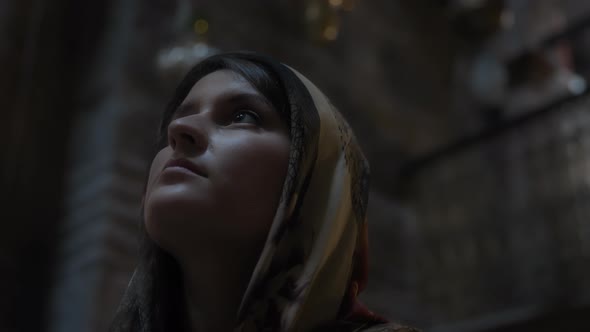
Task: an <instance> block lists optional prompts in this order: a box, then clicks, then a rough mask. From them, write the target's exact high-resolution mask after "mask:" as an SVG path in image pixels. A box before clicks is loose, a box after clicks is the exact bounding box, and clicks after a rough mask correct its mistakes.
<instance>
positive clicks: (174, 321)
mask: <svg viewBox="0 0 590 332" xmlns="http://www.w3.org/2000/svg"><path fill="white" fill-rule="evenodd" d="M223 69H228V70H231V71H233V72H235V73H236V74H238V75H240V76H242V77H243V78H244V79H246V80H247V81H248V82H249V83H250V84H252V86H253V87H254V88H255V89H257V90H258V91H259V92H260V93H261V94H262V95H263V96H264V97H266V98H267V99H268V101H269V102H270V103H271V105H272V106H273V107H274V108H275V110H276V111H278V112H279V114H280V115H281V118H282V119H283V120H284V121H286V123H287V128H289V125H290V123H289V121H290V120H289V118H290V114H289V107H288V99H287V94H286V91H285V88H284V86H283V85H282V83H281V81H280V80H279V79H278V77H277V75H276V74H275V73H274V72H273V70H272V69H271V68H270V67H268V66H267V65H265V64H264V63H262V62H259V61H257V60H256V58H255V57H251V56H249V53H245V52H243V53H241V52H240V53H229V54H219V55H214V56H212V57H209V58H207V59H205V60H203V61H202V62H200V63H198V64H197V65H196V66H194V67H193V68H192V69H191V70H190V71H189V72H188V74H187V75H186V76H185V77H184V79H183V80H182V81H181V82H180V84H179V86H178V87H177V89H176V91H175V92H174V94H173V96H172V99H171V101H170V102H169V103H168V105H167V107H166V109H165V111H164V114H163V116H162V120H161V123H160V130H159V137H158V149H161V148H162V147H164V146H165V145H166V144H167V127H168V124H169V122H170V119H171V117H172V115H173V113H174V112H175V111H176V109H177V108H178V106H180V104H181V103H182V101H183V100H184V99H185V98H186V96H187V95H188V93H189V92H190V90H191V89H192V87H193V86H194V85H195V83H196V82H198V81H199V80H200V79H201V78H203V77H205V76H207V75H208V74H210V73H212V72H215V71H218V70H223ZM141 220H142V223H141V226H140V228H141V232H142V234H143V235H142V236H143V242H142V247H141V255H140V258H139V262H138V266H137V269H136V272H135V274H134V276H133V279H134V280H133V283H130V287H129V288H128V289H127V292H126V294H125V296H124V299H123V301H122V303H121V305H120V307H119V309H118V311H117V314H116V317H115V319H114V321H113V324H112V325H111V329H110V331H112V332H123V331H129V332H130V331H134V332H135V331H145V332H155V331H184V330H186V329H187V327H188V320H187V312H186V308H185V305H184V295H183V294H184V288H183V279H182V273H181V270H180V266H179V264H178V263H177V262H176V260H175V259H174V258H173V257H172V256H171V255H170V254H168V253H167V252H165V251H164V250H162V249H161V248H160V247H158V246H157V245H156V244H155V243H154V242H153V241H152V240H151V239H150V238H149V236H148V235H147V233H146V231H145V225H144V224H143V222H144V216H143V211H142V213H141ZM131 285H133V288H131Z"/></svg>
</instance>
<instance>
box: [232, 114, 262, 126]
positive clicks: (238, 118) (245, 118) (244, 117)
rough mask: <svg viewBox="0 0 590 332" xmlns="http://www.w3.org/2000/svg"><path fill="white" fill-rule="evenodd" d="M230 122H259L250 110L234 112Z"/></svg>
mask: <svg viewBox="0 0 590 332" xmlns="http://www.w3.org/2000/svg"><path fill="white" fill-rule="evenodd" d="M232 122H233V123H251V124H258V123H259V122H260V118H259V117H258V115H257V114H256V113H254V112H252V111H239V112H236V113H235V114H234V118H233V119H232Z"/></svg>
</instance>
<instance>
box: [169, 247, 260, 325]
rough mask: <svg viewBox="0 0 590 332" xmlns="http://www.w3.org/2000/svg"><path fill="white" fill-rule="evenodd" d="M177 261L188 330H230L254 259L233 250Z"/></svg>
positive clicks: (254, 262) (254, 261) (234, 323)
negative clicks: (183, 292)
mask: <svg viewBox="0 0 590 332" xmlns="http://www.w3.org/2000/svg"><path fill="white" fill-rule="evenodd" d="M207 252H209V253H211V252H215V250H207ZM256 257H258V256H257V255H256ZM180 263H181V267H182V272H183V277H184V278H183V279H184V289H185V304H186V308H187V314H188V319H189V323H190V327H191V331H220V332H223V331H232V330H233V329H234V328H235V327H236V323H237V322H236V318H237V313H238V309H239V306H240V303H241V301H242V297H243V294H244V292H245V291H246V287H247V286H248V282H249V281H250V277H251V274H252V270H253V268H254V264H256V260H254V259H253V258H252V257H250V258H246V257H242V256H239V255H235V254H234V255H233V257H221V256H217V257H203V256H199V257H191V258H190V259H186V260H184V261H181V262H180Z"/></svg>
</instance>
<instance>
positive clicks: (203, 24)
mask: <svg viewBox="0 0 590 332" xmlns="http://www.w3.org/2000/svg"><path fill="white" fill-rule="evenodd" d="M194 28H195V32H196V33H197V34H199V35H204V34H206V33H207V31H209V22H207V20H204V19H202V18H200V19H198V20H196V21H195V25H194Z"/></svg>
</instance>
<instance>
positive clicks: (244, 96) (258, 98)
mask: <svg viewBox="0 0 590 332" xmlns="http://www.w3.org/2000/svg"><path fill="white" fill-rule="evenodd" d="M222 99H225V100H227V101H228V102H231V103H240V102H248V101H249V102H256V103H259V104H263V105H265V106H268V107H270V108H273V106H272V104H271V103H270V101H268V99H266V98H265V97H264V96H262V95H260V94H256V93H237V94H236V93H228V94H227V95H225V96H222Z"/></svg>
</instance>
